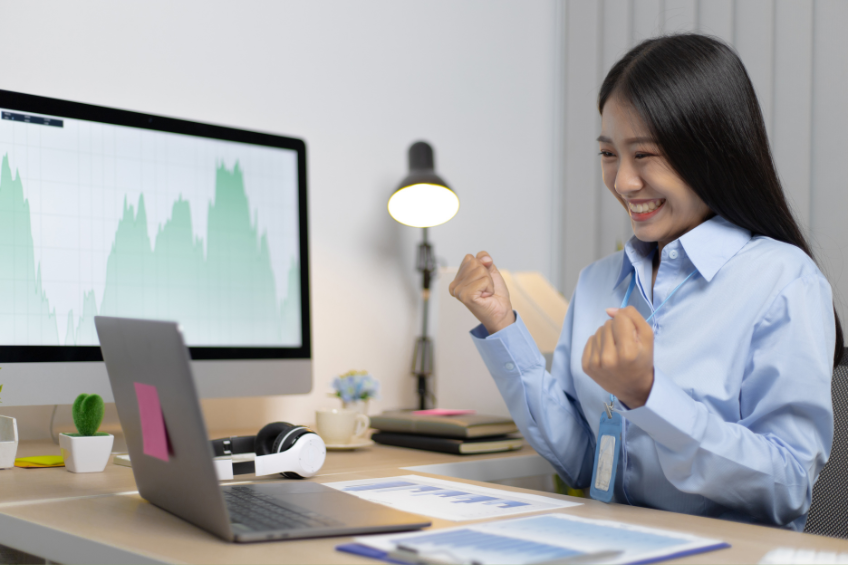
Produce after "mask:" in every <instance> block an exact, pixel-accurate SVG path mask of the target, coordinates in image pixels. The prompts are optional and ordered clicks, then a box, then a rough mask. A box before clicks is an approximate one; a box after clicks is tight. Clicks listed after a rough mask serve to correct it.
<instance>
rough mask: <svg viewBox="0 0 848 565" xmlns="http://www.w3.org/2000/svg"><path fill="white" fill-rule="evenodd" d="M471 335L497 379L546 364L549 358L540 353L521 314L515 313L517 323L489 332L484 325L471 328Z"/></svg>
mask: <svg viewBox="0 0 848 565" xmlns="http://www.w3.org/2000/svg"><path fill="white" fill-rule="evenodd" d="M471 337H472V338H473V340H474V344H475V345H476V346H477V350H478V351H479V352H480V355H481V357H483V361H484V362H485V363H486V367H487V368H488V369H489V372H490V373H491V374H492V376H493V377H495V378H496V379H497V378H499V377H507V376H510V377H511V376H515V375H516V374H521V373H524V372H526V371H528V370H530V369H535V368H537V367H538V366H539V365H541V366H542V367H543V368H544V366H545V358H544V356H542V354H541V353H540V352H539V348H538V347H537V346H536V342H535V341H533V336H531V335H530V331H529V330H528V329H527V326H525V325H524V321H523V320H522V319H521V316H519V315H518V313H517V312H515V323H512V324H510V325H508V326H507V327H505V328H504V329H502V330H501V331H499V332H495V333H493V334H491V335H490V334H489V332H488V331H487V330H486V328H485V327H484V326H483V324H480V325H479V326H477V327H476V328H474V329H473V330H471Z"/></svg>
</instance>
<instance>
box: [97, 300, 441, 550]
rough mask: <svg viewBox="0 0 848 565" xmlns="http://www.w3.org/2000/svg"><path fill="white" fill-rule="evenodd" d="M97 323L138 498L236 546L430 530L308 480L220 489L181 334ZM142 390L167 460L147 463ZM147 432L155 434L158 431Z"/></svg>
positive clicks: (137, 323)
mask: <svg viewBox="0 0 848 565" xmlns="http://www.w3.org/2000/svg"><path fill="white" fill-rule="evenodd" d="M94 323H95V326H96V327H97V335H98V336H99V337H100V348H101V350H102V352H103V359H104V360H105V362H106V370H107V372H108V373H109V381H110V383H111V385H112V393H113V394H114V396H115V405H116V407H117V409H118V417H119V419H120V421H121V427H122V428H123V431H124V435H125V436H126V441H127V448H128V450H129V453H130V460H131V461H132V471H133V475H135V481H136V484H137V485H138V492H139V494H140V495H141V496H142V497H143V498H144V499H146V500H148V501H149V502H151V503H152V504H155V505H156V506H158V507H159V508H162V509H163V510H166V511H168V512H170V513H171V514H174V515H176V516H179V517H180V518H182V519H184V520H186V521H188V522H190V523H192V524H194V525H195V526H198V527H200V528H202V529H204V530H206V531H208V532H210V533H212V534H215V535H216V536H218V537H221V538H223V539H225V540H228V541H235V542H254V541H265V540H282V539H299V538H311V537H320V536H347V535H354V534H371V533H382V532H396V531H403V530H414V529H419V528H423V527H426V526H429V525H430V522H429V521H427V520H426V519H424V518H422V517H421V516H416V515H414V514H409V513H406V512H401V511H399V510H394V509H392V508H388V507H385V506H381V505H379V504H375V503H372V502H368V501H365V500H362V499H359V498H357V497H355V496H353V495H350V494H347V493H344V492H340V491H337V490H335V489H332V488H330V487H326V486H324V485H321V484H319V483H315V482H312V481H309V480H296V479H287V480H286V479H281V480H280V481H279V482H277V481H273V482H272V481H268V480H258V481H257V482H256V483H255V484H237V485H224V486H222V485H221V484H220V483H219V481H218V477H217V475H216V472H215V467H214V463H213V461H212V457H213V452H212V445H211V444H210V442H209V438H208V437H207V435H206V427H205V425H204V422H203V414H202V412H201V410H200V402H199V401H198V397H197V390H196V389H195V385H194V377H193V376H192V372H191V364H190V358H189V354H188V349H187V348H186V345H185V343H184V341H183V336H182V333H181V332H180V330H179V327H178V325H177V324H176V323H173V322H158V321H151V320H132V319H125V318H109V317H104V316H97V317H95V319H94ZM233 378H238V375H233ZM281 378H284V376H282V375H281ZM136 383H140V384H142V385H148V386H147V387H145V389H146V390H148V391H149V390H151V389H150V388H149V387H150V386H152V387H155V389H156V391H157V394H158V400H159V405H160V406H161V413H162V416H163V417H164V421H165V430H166V438H167V455H164V454H163V453H162V452H163V451H164V449H162V447H161V446H160V447H159V452H156V451H155V450H154V449H152V448H151V446H150V443H148V446H147V447H148V449H147V451H148V453H155V454H156V456H154V455H150V454H148V453H145V443H144V439H145V438H144V436H143V435H142V424H141V416H140V408H139V407H140V402H139V398H138V396H137V394H136V388H137V387H136ZM145 396H147V395H145ZM145 402H146V401H145ZM145 406H148V405H147V404H145ZM145 410H147V408H145ZM145 430H146V431H147V433H148V434H150V428H145ZM160 430H161V427H160ZM147 439H148V442H149V441H150V436H148V438H147ZM166 459H167V460H166Z"/></svg>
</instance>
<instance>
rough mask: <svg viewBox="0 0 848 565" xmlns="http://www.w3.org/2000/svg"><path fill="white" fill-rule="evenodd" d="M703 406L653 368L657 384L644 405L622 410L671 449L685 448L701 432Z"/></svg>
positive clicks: (627, 416)
mask: <svg viewBox="0 0 848 565" xmlns="http://www.w3.org/2000/svg"><path fill="white" fill-rule="evenodd" d="M703 408H704V407H703V406H702V405H700V404H699V403H698V402H696V401H695V400H693V399H692V397H691V396H689V395H688V394H686V393H685V392H684V391H683V390H682V389H681V388H680V387H679V386H677V385H676V384H675V383H674V382H673V381H672V380H671V379H669V378H668V377H666V376H665V375H664V374H663V372H662V371H660V370H659V369H656V368H654V385H653V387H652V388H651V393H650V395H649V396H648V401H647V402H646V403H645V405H644V406H640V407H639V408H634V409H633V410H621V411H620V412H621V415H622V416H624V417H625V418H627V419H628V420H629V421H630V422H632V423H633V424H635V425H637V426H639V427H640V428H642V429H643V430H644V431H645V432H646V433H647V434H648V435H649V436H651V437H652V438H653V439H654V440H655V441H656V442H657V443H659V444H661V445H663V446H665V447H667V448H669V449H683V448H684V447H686V446H687V445H689V444H691V443H692V441H693V439H695V438H697V437H699V436H700V435H701V430H699V427H700V426H699V422H700V421H703V420H702V419H701V418H700V417H699V416H700V413H701V410H703Z"/></svg>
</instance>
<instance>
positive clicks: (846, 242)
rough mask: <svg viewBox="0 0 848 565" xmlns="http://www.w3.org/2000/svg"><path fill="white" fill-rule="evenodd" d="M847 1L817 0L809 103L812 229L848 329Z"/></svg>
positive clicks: (815, 245)
mask: <svg viewBox="0 0 848 565" xmlns="http://www.w3.org/2000/svg"><path fill="white" fill-rule="evenodd" d="M846 23H848V2H845V0H816V3H815V19H814V21H813V29H814V30H815V32H814V34H813V73H812V75H813V104H812V107H813V108H812V122H813V124H812V125H813V127H812V151H811V153H812V157H811V169H812V171H811V172H812V174H811V187H810V196H811V199H810V218H811V221H810V233H811V240H812V241H811V243H812V245H813V250H814V251H815V253H816V254H817V255H818V259H819V264H820V265H821V267H822V268H823V270H824V272H825V274H826V275H827V276H828V279H829V280H830V284H831V285H832V286H833V292H834V298H835V302H836V308H837V311H838V312H839V315H840V317H841V318H842V323H843V326H844V327H846V329H848V260H846V258H848V213H846V211H848V175H846V174H845V166H844V163H845V157H846V155H848V135H846V132H848V104H846V96H845V93H846V92H848V64H846V54H848V35H846V33H845V28H846Z"/></svg>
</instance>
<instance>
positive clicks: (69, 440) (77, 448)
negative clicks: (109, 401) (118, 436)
mask: <svg viewBox="0 0 848 565" xmlns="http://www.w3.org/2000/svg"><path fill="white" fill-rule="evenodd" d="M73 415H74V424H75V425H76V427H77V432H79V433H76V434H59V447H61V448H62V457H63V458H64V459H65V468H66V469H67V470H68V471H70V472H71V473H99V472H101V471H103V469H105V468H106V463H108V462H109V455H111V453H112V442H113V441H114V440H115V437H114V436H113V435H112V434H107V433H103V432H98V431H97V429H98V428H100V423H101V422H102V421H103V399H102V398H100V395H97V394H81V395H79V396H78V397H77V399H76V400H75V401H74V407H73Z"/></svg>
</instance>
